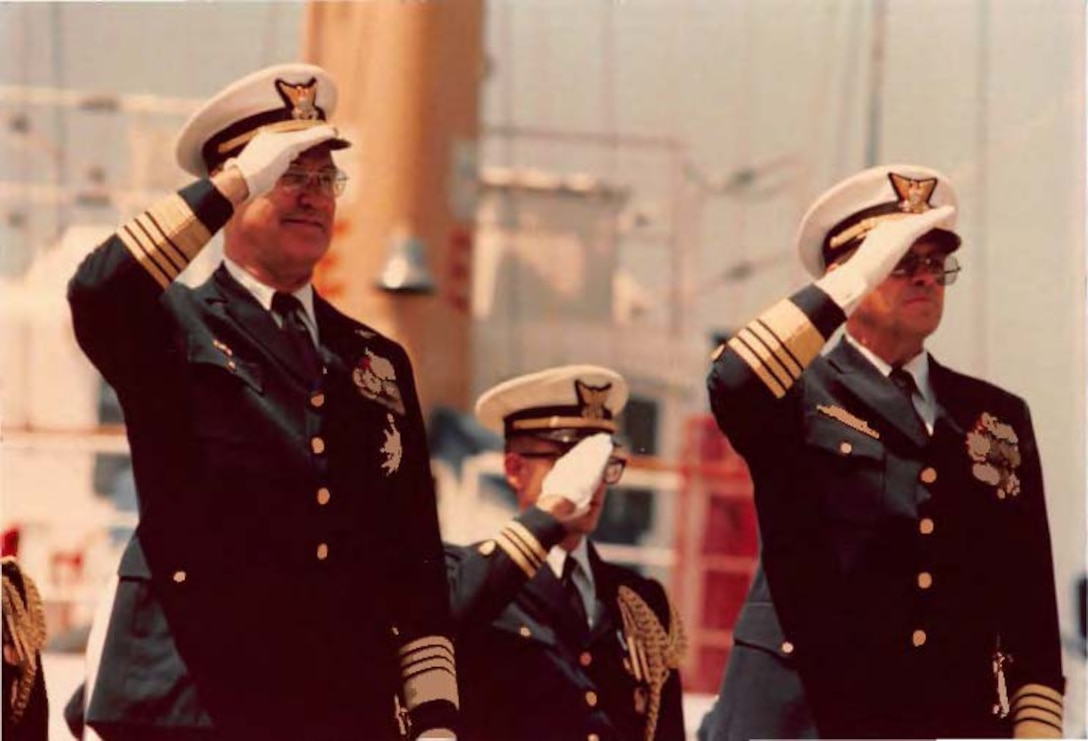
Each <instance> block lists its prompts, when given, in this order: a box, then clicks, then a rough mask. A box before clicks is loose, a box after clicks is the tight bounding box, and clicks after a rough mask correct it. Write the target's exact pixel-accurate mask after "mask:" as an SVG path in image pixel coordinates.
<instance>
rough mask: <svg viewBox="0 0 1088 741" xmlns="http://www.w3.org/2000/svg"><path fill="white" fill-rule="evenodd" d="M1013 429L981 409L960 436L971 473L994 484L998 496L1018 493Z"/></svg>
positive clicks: (1017, 452) (1016, 445)
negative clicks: (969, 427)
mask: <svg viewBox="0 0 1088 741" xmlns="http://www.w3.org/2000/svg"><path fill="white" fill-rule="evenodd" d="M1019 442H1020V440H1019V438H1018V437H1017V436H1016V430H1014V429H1013V428H1012V425H1010V424H1007V423H1005V422H1002V421H1001V420H999V419H998V418H997V417H995V416H994V415H992V414H990V413H989V412H983V413H982V414H981V415H979V418H978V420H976V421H975V426H974V428H972V430H971V431H970V432H968V433H967V437H966V439H965V440H964V444H965V445H966V446H967V455H968V456H970V458H971V461H972V466H971V473H972V474H974V476H975V478H976V479H978V480H979V481H981V482H982V483H984V484H989V485H990V486H992V487H994V491H995V492H996V493H997V498H998V499H1005V498H1006V497H1015V496H1016V495H1017V494H1019V493H1020V478H1019V477H1018V476H1017V475H1016V469H1018V468H1019V467H1020V446H1019Z"/></svg>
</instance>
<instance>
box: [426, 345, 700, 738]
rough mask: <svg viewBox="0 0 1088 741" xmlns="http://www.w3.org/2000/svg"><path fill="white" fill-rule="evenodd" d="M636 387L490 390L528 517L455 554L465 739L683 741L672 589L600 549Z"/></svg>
mask: <svg viewBox="0 0 1088 741" xmlns="http://www.w3.org/2000/svg"><path fill="white" fill-rule="evenodd" d="M626 401H627V384H626V382H625V381H624V379H623V377H622V376H620V375H619V374H618V373H616V372H615V371H612V370H610V369H608V368H601V367H598V366H589V365H576V366H564V367H559V368H550V369H548V370H544V371H540V372H538V373H533V374H530V375H527V376H521V377H518V378H515V379H513V380H510V381H506V382H505V383H501V384H499V385H498V386H495V387H494V388H492V389H491V390H489V391H487V392H485V393H484V394H483V395H482V396H481V397H480V398H479V400H478V401H477V403H476V416H477V417H478V418H479V420H480V421H481V423H483V424H484V425H485V426H486V427H488V428H489V429H492V430H494V431H496V432H500V433H502V434H503V436H504V438H505V451H504V455H503V472H504V474H505V478H506V482H507V483H508V484H509V485H510V488H511V489H513V491H514V493H515V495H516V496H517V502H518V507H519V510H520V513H519V514H518V516H517V517H515V518H514V519H513V520H511V521H510V522H509V523H507V524H506V525H505V526H504V527H503V528H502V529H501V530H500V531H499V532H498V533H497V534H496V535H495V537H493V538H491V539H489V540H485V541H484V542H482V543H477V544H475V545H472V546H452V545H450V546H447V548H446V561H447V570H448V573H449V580H450V601H451V606H452V608H453V615H454V622H455V625H456V631H457V632H456V645H457V659H458V677H459V679H460V685H461V700H462V704H461V711H462V721H463V728H464V732H465V735H466V736H467V737H468V738H472V739H478V740H480V741H488V740H491V741H509V740H510V739H519V741H532V740H533V739H597V740H598V741H601V740H604V739H675V740H677V741H680V740H681V739H683V738H684V724H683V716H682V714H681V687H680V675H679V673H678V669H677V667H678V666H679V661H680V654H681V652H682V649H683V636H682V630H681V626H680V623H679V618H678V617H677V615H676V613H675V612H674V611H673V610H672V608H671V606H670V604H669V600H668V597H667V596H666V595H665V590H664V589H663V588H662V586H661V585H660V584H659V583H658V582H656V581H654V580H652V579H646V578H643V577H641V576H639V575H638V574H637V573H635V572H634V571H632V570H630V569H627V568H624V567H621V566H617V565H615V564H611V563H608V562H607V561H605V560H603V559H602V558H601V557H600V555H599V554H598V553H597V550H596V549H595V548H594V547H593V544H592V543H591V542H590V541H589V537H590V536H591V535H592V533H593V531H594V530H596V528H597V523H598V522H599V521H600V518H601V512H602V511H603V507H604V500H605V495H606V489H607V486H608V485H611V484H617V483H619V481H620V478H621V476H622V475H623V470H624V465H625V461H626V456H625V454H624V453H623V452H622V451H621V449H620V448H619V447H618V445H617V444H616V443H615V442H614V441H613V437H612V436H613V434H614V433H615V432H616V416H617V415H618V414H619V413H620V411H621V410H622V409H623V406H624V404H625V403H626Z"/></svg>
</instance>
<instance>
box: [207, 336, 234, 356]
mask: <svg viewBox="0 0 1088 741" xmlns="http://www.w3.org/2000/svg"><path fill="white" fill-rule="evenodd" d="M212 345H214V346H215V348H216V349H217V350H219V351H220V352H222V353H223V354H224V355H227V356H230V355H233V354H234V351H233V350H231V349H230V348H229V347H227V345H226V343H224V342H222V341H220V340H212Z"/></svg>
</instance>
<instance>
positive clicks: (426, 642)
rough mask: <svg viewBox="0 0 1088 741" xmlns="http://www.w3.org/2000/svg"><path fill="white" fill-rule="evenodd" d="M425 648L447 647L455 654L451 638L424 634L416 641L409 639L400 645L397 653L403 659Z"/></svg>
mask: <svg viewBox="0 0 1088 741" xmlns="http://www.w3.org/2000/svg"><path fill="white" fill-rule="evenodd" d="M425 648H439V649H445V650H446V651H447V652H449V654H450V656H453V643H451V642H450V639H448V638H443V637H442V636H423V637H422V638H417V639H415V640H414V641H409V642H408V643H405V644H404V645H403V646H401V647H400V650H399V651H398V652H397V654H398V655H399V656H400V657H401V658H402V659H403V658H404V657H405V656H407V655H408V654H410V653H412V652H413V651H419V650H421V649H425Z"/></svg>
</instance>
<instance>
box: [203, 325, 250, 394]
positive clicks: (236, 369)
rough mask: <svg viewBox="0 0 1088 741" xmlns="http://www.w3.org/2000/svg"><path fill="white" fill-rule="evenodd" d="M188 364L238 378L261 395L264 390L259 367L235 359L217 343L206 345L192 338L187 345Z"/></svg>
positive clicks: (221, 344)
mask: <svg viewBox="0 0 1088 741" xmlns="http://www.w3.org/2000/svg"><path fill="white" fill-rule="evenodd" d="M216 343H218V344H216ZM189 362H190V363H193V364H196V365H205V366H212V367H214V368H219V369H221V370H223V371H224V372H225V373H229V374H230V375H232V376H234V377H236V378H238V379H239V380H240V381H242V383H244V384H246V385H247V386H249V387H250V388H252V389H253V390H254V391H256V392H257V393H261V392H262V391H263V389H264V377H263V374H262V373H261V367H260V366H259V365H257V364H256V363H251V362H249V361H247V360H242V359H241V358H238V357H235V356H234V355H233V354H232V353H231V352H230V351H229V349H227V348H226V346H225V345H223V343H220V342H218V341H213V342H212V343H211V344H208V343H207V342H206V341H204V340H203V339H202V338H192V339H191V340H190V343H189Z"/></svg>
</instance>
